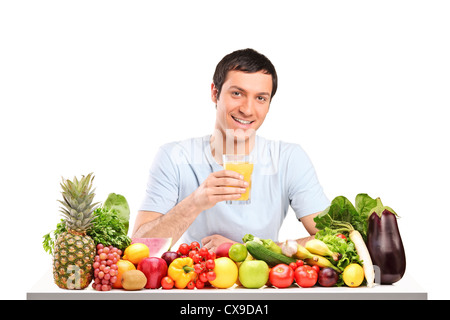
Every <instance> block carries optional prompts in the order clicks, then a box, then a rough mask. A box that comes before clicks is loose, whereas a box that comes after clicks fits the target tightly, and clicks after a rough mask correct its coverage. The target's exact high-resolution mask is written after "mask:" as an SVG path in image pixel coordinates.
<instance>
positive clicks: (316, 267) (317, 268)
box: [311, 265, 320, 274]
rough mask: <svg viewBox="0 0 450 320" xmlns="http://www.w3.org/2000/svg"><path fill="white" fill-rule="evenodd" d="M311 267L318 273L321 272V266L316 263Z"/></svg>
mask: <svg viewBox="0 0 450 320" xmlns="http://www.w3.org/2000/svg"><path fill="white" fill-rule="evenodd" d="M311 269H314V270H316V272H317V274H319V272H320V268H319V266H316V265H314V266H312V267H311Z"/></svg>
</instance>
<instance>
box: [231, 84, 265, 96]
mask: <svg viewBox="0 0 450 320" xmlns="http://www.w3.org/2000/svg"><path fill="white" fill-rule="evenodd" d="M230 89H237V90H239V91H242V92H246V91H245V89H242V88H241V87H238V86H231V87H230ZM257 95H258V96H269V97H270V93H269V92H258V93H257Z"/></svg>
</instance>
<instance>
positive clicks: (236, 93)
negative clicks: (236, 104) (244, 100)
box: [231, 91, 241, 97]
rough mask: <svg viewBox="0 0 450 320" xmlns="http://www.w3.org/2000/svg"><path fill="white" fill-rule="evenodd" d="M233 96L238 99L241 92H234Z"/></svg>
mask: <svg viewBox="0 0 450 320" xmlns="http://www.w3.org/2000/svg"><path fill="white" fill-rule="evenodd" d="M231 94H232V95H233V96H236V97H239V96H240V95H241V93H240V92H239V91H233V92H232V93H231Z"/></svg>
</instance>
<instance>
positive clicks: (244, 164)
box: [223, 154, 253, 204]
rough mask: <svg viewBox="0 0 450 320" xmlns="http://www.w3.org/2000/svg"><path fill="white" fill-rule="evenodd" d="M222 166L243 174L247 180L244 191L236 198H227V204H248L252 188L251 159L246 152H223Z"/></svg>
mask: <svg viewBox="0 0 450 320" xmlns="http://www.w3.org/2000/svg"><path fill="white" fill-rule="evenodd" d="M223 168H224V169H225V170H232V171H235V172H237V173H239V174H241V175H243V176H244V180H245V181H247V182H248V187H247V190H246V191H245V193H243V194H242V195H241V197H240V198H239V199H237V200H227V201H226V203H227V204H250V203H251V201H250V194H251V189H252V172H253V161H252V159H251V157H250V156H249V155H246V154H225V155H224V156H223Z"/></svg>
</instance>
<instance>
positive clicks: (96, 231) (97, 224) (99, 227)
mask: <svg viewBox="0 0 450 320" xmlns="http://www.w3.org/2000/svg"><path fill="white" fill-rule="evenodd" d="M94 216H95V217H96V218H95V220H94V223H93V226H92V228H91V229H90V230H89V231H88V235H89V236H91V238H92V239H94V242H95V243H96V244H97V243H101V244H103V245H105V246H110V245H112V246H114V247H116V248H118V249H120V250H125V248H126V247H128V246H129V245H130V244H131V238H129V237H128V236H127V231H126V230H127V229H126V228H125V225H124V223H123V222H122V220H121V219H119V214H118V212H117V211H116V210H115V209H109V208H105V207H102V208H97V209H96V210H95V211H94Z"/></svg>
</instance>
